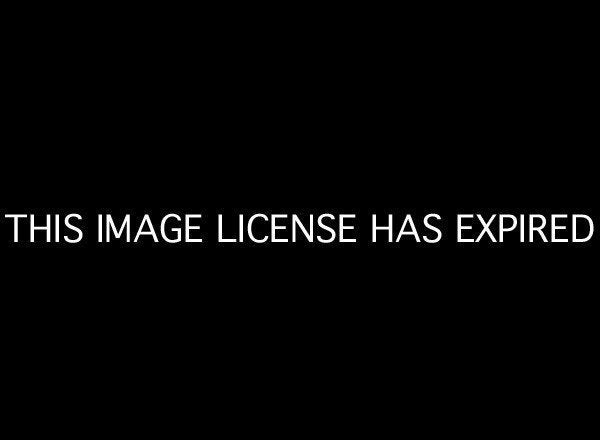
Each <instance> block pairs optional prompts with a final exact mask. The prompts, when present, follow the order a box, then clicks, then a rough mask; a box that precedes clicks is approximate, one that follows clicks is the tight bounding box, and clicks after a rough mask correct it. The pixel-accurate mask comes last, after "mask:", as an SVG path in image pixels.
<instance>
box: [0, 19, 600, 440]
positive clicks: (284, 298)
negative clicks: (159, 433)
mask: <svg viewBox="0 0 600 440" xmlns="http://www.w3.org/2000/svg"><path fill="white" fill-rule="evenodd" d="M52 12H57V11H52ZM153 12H157V11H153ZM163 12H164V11H163ZM247 12H248V14H247V13H246V12H240V11H239V10H237V9H236V11H233V10H232V11H228V12H227V13H225V14H224V15H223V14H221V15H216V14H215V13H214V12H212V11H211V12H207V11H204V12H195V13H193V14H190V15H188V14H186V13H184V12H183V11H180V12H177V13H175V15H173V16H171V15H170V14H169V15H167V14H166V13H165V15H164V16H163V14H162V12H161V14H159V15H160V18H156V16H155V15H152V17H150V16H147V15H146V13H145V12H144V13H141V12H140V11H137V12H136V13H133V14H127V15H126V14H125V13H124V12H122V13H119V14H114V16H112V15H111V16H110V17H107V18H102V19H100V18H99V17H100V15H97V14H100V12H97V13H96V12H95V13H94V14H92V15H85V19H83V18H82V16H78V18H77V19H75V18H74V19H66V22H65V23H63V22H62V21H57V20H50V19H48V16H46V17H45V16H44V14H43V13H41V14H40V16H36V17H35V19H34V18H33V15H36V14H34V13H33V12H32V11H30V12H28V14H26V15H25V16H23V17H24V19H25V20H24V21H19V23H18V24H16V25H15V26H14V29H10V30H8V31H7V39H6V44H5V52H4V55H3V66H4V67H3V70H4V72H3V73H4V74H5V79H4V80H3V85H4V87H3V96H4V99H3V110H4V111H3V124H2V125H3V133H4V136H3V137H4V142H3V156H4V158H3V160H2V173H1V176H2V177H1V179H2V201H1V202H2V205H1V206H2V213H3V214H4V213H5V212H31V213H42V212H43V213H67V212H79V213H83V214H86V215H87V216H89V215H92V214H94V213H96V212H105V211H107V210H110V211H113V212H124V211H131V212H151V213H153V214H155V215H158V214H160V213H163V212H169V211H175V212H179V213H186V212H190V213H202V214H204V215H205V216H206V217H208V218H210V217H211V216H214V215H215V214H216V213H217V212H222V211H229V212H237V211H239V210H243V211H246V212H252V211H256V212H288V213H292V212H294V213H319V212H325V211H328V212H334V213H335V212H356V213H359V215H361V243H360V244H359V245H348V246H342V245H338V246H331V247H326V248H323V247H321V248H317V247H291V246H285V245H283V246H275V245H273V246H268V247H262V248H252V247H244V248H234V249H232V248H227V249H225V248H218V247H216V246H214V245H210V244H207V245H206V246H199V247H175V248H164V247H158V248H154V247H152V246H138V247H129V248H128V247H126V246H124V247H117V248H115V247H111V248H102V247H98V246H95V245H94V244H93V243H88V244H83V245H81V246H76V247H63V246H54V247H53V246H39V247H35V248H31V247H27V246H23V247H20V246H10V245H9V243H8V242H7V240H4V242H3V245H2V254H3V257H5V258H3V263H2V264H3V270H2V273H3V278H4V282H3V284H4V285H5V286H6V287H5V288H3V289H2V291H3V295H2V301H3V303H4V304H3V307H2V311H3V314H4V315H5V319H3V324H4V327H5V331H4V338H3V339H4V341H5V347H6V348H5V355H6V356H5V358H6V362H5V365H7V366H8V367H9V370H10V373H9V374H8V375H7V376H6V382H7V384H8V385H9V386H10V388H11V389H13V388H14V389H15V393H14V394H11V396H14V397H11V404H10V408H11V412H12V413H13V414H15V415H20V416H23V414H31V410H32V409H34V408H35V409H38V410H40V411H39V412H40V413H41V414H45V415H46V417H47V418H45V419H44V420H47V421H46V422H44V423H49V424H52V425H57V426H63V423H67V424H71V423H73V420H74V419H77V420H78V421H83V422H88V423H86V425H87V426H88V427H89V426H99V427H107V426H109V425H112V422H113V421H123V420H128V421H131V420H133V421H134V425H136V426H138V427H148V426H150V427H152V428H153V429H158V426H157V425H160V426H163V427H165V428H166V429H167V430H168V431H171V430H174V429H176V428H180V427H181V426H183V425H184V424H183V422H184V421H191V422H192V423H193V424H201V426H198V427H200V428H202V427H203V426H204V425H203V423H205V420H207V419H208V420H210V421H212V422H213V423H214V422H216V423H217V424H218V425H219V426H221V427H222V429H225V430H230V429H239V428H242V429H251V428H255V427H256V428H261V429H266V428H269V429H273V428H274V427H275V426H276V425H278V424H279V423H281V422H283V423H282V424H283V426H284V427H285V428H286V429H287V430H286V431H282V432H288V431H290V430H291V431H295V430H298V429H306V430H308V432H314V431H313V430H312V429H313V428H312V427H313V426H315V422H317V423H318V422H323V421H328V422H330V423H329V426H330V428H329V429H331V430H332V431H331V432H337V430H340V429H344V428H350V429H357V430H358V429H359V428H363V429H365V430H366V431H365V432H372V431H373V430H375V429H383V428H384V427H386V426H387V425H388V424H389V423H391V424H392V426H395V427H396V428H399V427H400V428H401V427H403V426H407V427H408V425H404V424H403V423H405V422H401V421H402V420H407V419H408V420H410V421H412V422H413V423H416V424H418V425H420V426H421V427H422V428H423V429H426V430H431V429H440V428H441V429H455V428H460V429H465V428H467V427H469V428H471V429H473V428H474V427H475V425H477V424H478V423H481V422H483V425H484V426H485V427H486V428H487V429H488V430H490V429H491V430H497V429H507V430H509V432H512V431H510V430H511V429H512V428H511V427H512V426H514V423H515V422H522V421H525V420H528V421H532V420H533V421H534V423H532V424H531V426H532V428H533V429H540V427H548V426H551V427H553V428H556V429H557V428H558V426H557V425H559V424H560V425H561V426H563V427H566V428H568V429H573V424H572V423H573V419H572V418H571V416H572V415H573V414H576V415H577V417H578V418H579V420H580V421H581V420H583V419H584V418H585V417H586V414H588V411H589V409H586V408H587V405H586V403H585V402H586V396H589V395H590V394H591V393H592V390H593V389H595V388H594V385H593V381H592V375H591V372H592V371H593V369H594V366H595V365H596V364H595V363H594V362H592V359H593V356H592V355H593V348H594V347H593V341H594V339H595V338H596V336H597V327H598V326H597V322H596V320H595V314H596V310H597V304H596V301H595V299H594V297H593V295H594V293H595V290H597V289H596V287H595V284H594V283H593V281H595V279H594V269H595V266H596V262H597V253H596V247H597V238H595V239H594V242H593V243H590V244H587V245H560V244H559V245H552V246H544V245H541V246H522V245H521V246H518V245H515V244H508V245H506V246H486V245H482V246H460V245H458V244H456V243H455V242H454V241H455V240H454V238H455V236H454V225H453V218H454V216H455V215H456V214H457V213H460V212H477V213H487V214H490V213H512V214H518V213H530V212H531V213H545V214H549V213H585V214H588V215H592V216H593V217H594V218H595V220H596V221H597V212H598V211H597V208H596V207H595V205H596V203H595V200H596V199H595V195H594V193H593V188H594V187H595V186H596V184H595V180H596V179H595V178H594V177H595V174H594V161H593V159H592V154H593V152H592V147H593V146H594V145H596V144H597V135H596V133H595V130H594V128H595V121H596V118H597V108H596V107H595V102H596V101H597V85H596V84H595V82H594V81H593V78H595V77H597V69H596V68H595V66H594V65H593V54H594V52H593V49H594V47H593V46H592V44H591V43H592V40H591V39H589V38H590V36H589V35H588V33H591V32H592V29H591V28H589V27H588V26H587V25H586V24H585V23H584V22H583V21H582V19H581V18H580V17H575V18H569V17H567V16H566V15H565V16H563V17H561V19H560V20H559V21H556V19H553V20H550V19H549V18H543V17H542V16H541V15H540V14H539V13H536V14H532V15H527V17H526V18H524V17H525V13H524V11H521V13H520V14H516V15H514V16H513V15H510V14H509V16H506V15H504V14H500V11H496V12H494V13H487V12H483V11H481V13H480V15H477V13H476V12H475V11H469V14H466V11H445V12H441V11H427V12H425V13H420V14H416V13H414V12H412V11H404V12H397V11H395V12H393V13H392V12H385V11H380V12H376V13H374V14H371V13H369V14H367V13H366V11H353V12H354V14H351V15H347V14H346V13H344V14H338V13H332V14H328V15H327V17H326V18H325V14H324V11H321V13H319V14H308V16H307V15H306V14H303V13H301V11H295V12H293V13H284V12H283V11H281V12H280V13H276V12H275V11H272V10H270V11H269V13H268V14H267V13H266V12H265V11H262V12H261V11H255V10H253V11H247ZM305 12H306V11H305ZM338 12H339V11H338ZM446 12H448V13H449V12H453V13H454V15H446ZM538 12H539V11H538ZM69 13H70V14H73V13H74V12H73V11H70V12H69ZM250 13H253V14H251V15H249V14H250ZM75 14H76V13H75ZM278 14H280V15H278ZM470 14H474V15H470ZM184 16H185V18H184ZM69 17H70V15H69ZM102 17H104V15H102ZM257 17H259V18H260V19H259V18H257ZM517 17H518V18H517ZM63 18H65V16H64V15H63ZM375 212H376V213H380V214H387V213H395V214H405V213H413V214H423V213H428V212H438V213H440V214H441V215H443V217H444V219H445V220H446V221H447V225H448V227H447V228H445V229H444V233H445V238H444V241H443V243H441V244H440V245H438V246H420V247H417V246H413V245H411V244H410V243H407V244H406V245H401V246H394V247H377V248H376V247H374V246H371V245H369V244H368V238H369V234H368V229H367V228H366V225H368V223H364V221H365V220H368V218H369V215H370V214H371V213H375ZM363 229H366V232H365V231H363ZM3 233H5V231H3ZM4 237H6V235H4ZM54 411H56V412H58V413H61V414H63V416H62V417H54V416H52V414H53V412H54ZM36 413H38V412H36ZM40 417H41V416H40ZM173 417H174V418H173ZM40 420H41V419H40ZM92 423H93V424H92ZM578 425H579V423H578ZM48 426H50V425H48ZM133 429H139V428H135V427H134V428H133Z"/></svg>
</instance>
